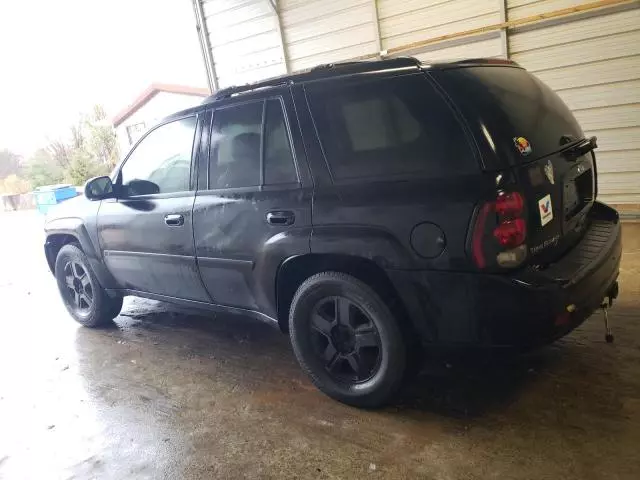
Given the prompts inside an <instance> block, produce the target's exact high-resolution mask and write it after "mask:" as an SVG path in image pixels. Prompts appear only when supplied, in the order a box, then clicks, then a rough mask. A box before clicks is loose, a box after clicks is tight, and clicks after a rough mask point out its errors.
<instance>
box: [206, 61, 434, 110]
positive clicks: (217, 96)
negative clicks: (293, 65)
mask: <svg viewBox="0 0 640 480" xmlns="http://www.w3.org/2000/svg"><path fill="white" fill-rule="evenodd" d="M376 64H385V65H393V66H402V67H413V66H415V67H420V65H421V62H420V60H418V59H417V58H414V57H394V58H389V59H385V60H378V61H346V62H335V63H326V64H324V65H318V66H316V67H313V68H311V69H309V70H306V71H302V72H297V73H293V74H288V75H285V76H282V77H274V78H270V79H266V80H262V81H259V82H256V83H247V84H245V85H237V86H232V87H227V88H223V89H221V90H218V91H217V92H215V93H214V94H213V95H211V96H210V97H207V98H206V99H205V100H204V101H203V102H202V103H203V104H206V103H211V102H214V101H216V100H222V99H224V98H230V97H231V96H233V95H237V94H240V93H244V92H252V91H256V90H261V89H265V88H274V87H282V86H290V85H293V84H294V83H297V82H299V81H305V80H307V79H311V78H312V77H311V76H310V75H312V74H313V73H316V74H318V75H320V77H318V78H322V77H324V76H325V75H333V72H332V70H333V69H336V70H335V74H336V75H339V74H342V73H345V74H348V73H351V72H352V71H353V72H356V73H357V71H359V70H360V69H362V70H363V71H365V70H367V69H371V68H375V67H374V65H376ZM358 67H361V68H358Z"/></svg>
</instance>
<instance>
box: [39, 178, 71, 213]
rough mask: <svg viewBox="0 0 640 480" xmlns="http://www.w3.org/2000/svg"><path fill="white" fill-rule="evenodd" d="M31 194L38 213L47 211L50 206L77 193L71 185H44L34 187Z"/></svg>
mask: <svg viewBox="0 0 640 480" xmlns="http://www.w3.org/2000/svg"><path fill="white" fill-rule="evenodd" d="M33 194H34V195H35V197H36V207H37V208H38V211H39V212H40V213H47V212H48V211H49V209H50V208H51V207H52V206H54V205H57V204H58V203H61V202H64V201H65V200H67V199H69V198H73V197H75V196H77V195H78V193H77V191H76V187H74V186H72V185H45V186H43V187H38V188H36V189H35V190H34V191H33Z"/></svg>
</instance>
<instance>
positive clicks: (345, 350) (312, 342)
mask: <svg viewBox="0 0 640 480" xmlns="http://www.w3.org/2000/svg"><path fill="white" fill-rule="evenodd" d="M289 330H290V335H291V341H292V344H293V349H294V352H295V355H296V357H297V359H298V362H299V363H300V365H301V366H302V368H303V369H304V370H305V372H306V373H307V374H308V375H309V376H310V378H311V380H312V381H313V383H314V384H315V385H316V386H317V387H318V388H319V389H320V390H322V391H323V392H324V393H326V394H327V395H329V396H330V397H332V398H335V399H336V400H339V401H341V402H344V403H347V404H350V405H354V406H358V407H377V406H380V405H383V404H384V403H386V402H388V401H389V400H390V399H391V397H392V396H393V395H394V394H395V393H396V391H397V390H398V388H399V387H400V384H401V383H402V379H403V375H404V372H405V368H406V349H405V342H404V339H403V337H402V334H401V332H400V329H399V327H398V324H397V321H396V319H395V318H394V316H393V315H392V313H391V311H390V310H389V308H388V307H387V305H386V304H385V303H384V302H383V301H382V299H381V298H380V296H379V295H378V294H377V293H376V292H375V291H374V290H373V289H372V288H371V287H369V286H368V285H366V284H365V283H364V282H361V281H360V280H358V279H356V278H354V277H352V276H350V275H346V274H343V273H338V272H324V273H319V274H317V275H314V276H312V277H310V278H308V279H307V280H306V281H305V282H303V284H302V285H301V286H300V288H299V289H298V291H297V292H296V295H295V296H294V299H293V301H292V305H291V310H290V317H289Z"/></svg>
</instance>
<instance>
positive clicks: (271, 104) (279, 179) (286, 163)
mask: <svg viewBox="0 0 640 480" xmlns="http://www.w3.org/2000/svg"><path fill="white" fill-rule="evenodd" d="M264 131H265V140H264V183H265V184H267V185H269V184H278V183H291V182H297V181H298V175H297V173H296V167H295V165H294V163H293V155H292V154H291V144H290V143H289V134H288V132H287V125H286V123H285V120H284V113H283V111H282V104H281V103H280V101H279V100H275V99H272V100H268V101H267V112H266V118H265V130H264Z"/></svg>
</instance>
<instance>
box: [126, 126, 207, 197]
mask: <svg viewBox="0 0 640 480" xmlns="http://www.w3.org/2000/svg"><path fill="white" fill-rule="evenodd" d="M195 131H196V117H189V118H184V119H182V120H176V121H175V122H171V123H167V124H165V125H162V126H160V127H158V128H156V129H155V130H153V131H152V132H151V133H149V135H147V136H146V137H145V138H144V139H143V140H142V141H141V142H140V143H139V144H138V146H137V147H136V148H135V150H134V151H133V152H132V153H131V155H130V156H129V158H128V159H127V161H126V162H125V164H124V165H123V166H122V170H121V175H122V185H123V189H124V193H125V194H126V195H128V196H134V195H145V194H151V193H170V192H181V191H187V190H189V174H190V171H191V152H192V149H193V136H194V134H195Z"/></svg>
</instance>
